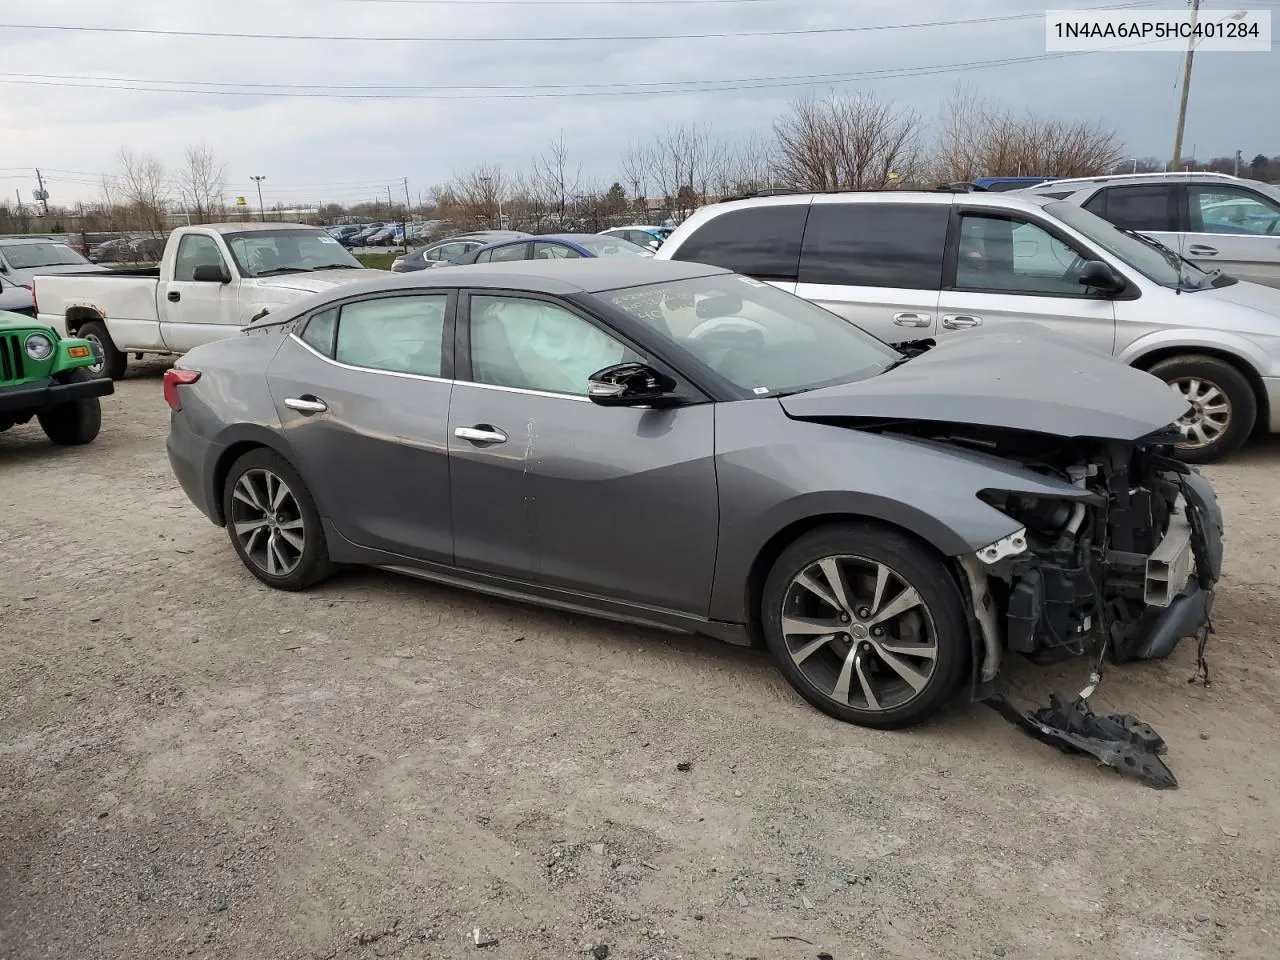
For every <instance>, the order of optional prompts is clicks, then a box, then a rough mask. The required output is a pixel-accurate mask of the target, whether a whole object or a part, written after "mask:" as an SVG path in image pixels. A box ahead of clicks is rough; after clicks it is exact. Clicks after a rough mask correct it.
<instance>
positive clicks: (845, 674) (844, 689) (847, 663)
mask: <svg viewBox="0 0 1280 960" xmlns="http://www.w3.org/2000/svg"><path fill="white" fill-rule="evenodd" d="M857 656H858V648H857V647H856V646H855V647H851V648H850V649H849V653H848V654H847V655H846V656H845V658H844V663H843V664H842V665H841V667H840V676H838V677H836V685H835V688H834V689H833V690H832V691H831V699H832V700H835V701H836V702H837V703H839V704H841V705H842V706H846V707H847V706H848V705H849V686H850V684H851V682H852V680H853V661H854V660H855V659H856V658H857Z"/></svg>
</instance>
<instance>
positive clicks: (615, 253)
mask: <svg viewBox="0 0 1280 960" xmlns="http://www.w3.org/2000/svg"><path fill="white" fill-rule="evenodd" d="M573 242H574V243H576V244H577V245H578V246H580V247H581V248H582V249H583V250H586V251H587V252H588V253H590V254H591V255H592V256H593V257H652V256H653V253H652V252H651V251H649V250H646V249H645V248H644V247H642V246H640V245H639V244H635V243H632V242H631V241H630V240H623V239H622V238H621V237H590V238H588V237H577V238H575V239H574V241H573Z"/></svg>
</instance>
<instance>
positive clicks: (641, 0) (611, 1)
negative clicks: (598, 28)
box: [334, 0, 787, 7]
mask: <svg viewBox="0 0 1280 960" xmlns="http://www.w3.org/2000/svg"><path fill="white" fill-rule="evenodd" d="M334 2H337V3H392V4H395V3H400V4H405V3H407V4H409V5H411V6H432V7H461V6H468V7H588V6H590V7H652V6H666V5H670V6H675V5H676V4H679V5H680V6H682V7H684V6H689V5H690V4H714V3H718V4H736V3H785V2H787V0H334Z"/></svg>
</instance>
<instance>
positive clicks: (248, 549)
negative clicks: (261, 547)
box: [244, 527, 264, 554]
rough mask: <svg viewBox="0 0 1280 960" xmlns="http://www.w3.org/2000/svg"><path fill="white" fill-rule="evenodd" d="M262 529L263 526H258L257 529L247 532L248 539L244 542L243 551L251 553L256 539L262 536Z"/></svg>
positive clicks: (256, 542)
mask: <svg viewBox="0 0 1280 960" xmlns="http://www.w3.org/2000/svg"><path fill="white" fill-rule="evenodd" d="M263 529H264V527H259V528H258V529H257V530H254V531H253V532H252V533H250V534H249V539H248V540H246V541H245V542H244V552H245V553H249V554H251V553H253V548H254V547H256V546H257V544H258V540H259V539H261V537H262V531H263Z"/></svg>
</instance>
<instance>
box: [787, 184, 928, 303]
mask: <svg viewBox="0 0 1280 960" xmlns="http://www.w3.org/2000/svg"><path fill="white" fill-rule="evenodd" d="M950 211H951V208H950V206H949V205H946V204H934V203H929V204H923V203H920V204H904V203H819V204H814V206H813V210H812V212H811V213H810V214H809V225H808V226H807V227H806V228H805V232H804V246H803V249H802V252H801V255H800V282H801V283H826V284H840V285H845V286H854V287H896V288H898V289H911V290H938V289H940V288H941V286H942V258H943V253H944V251H945V250H946V245H947V221H948V219H949V217H950Z"/></svg>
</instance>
